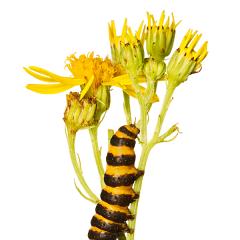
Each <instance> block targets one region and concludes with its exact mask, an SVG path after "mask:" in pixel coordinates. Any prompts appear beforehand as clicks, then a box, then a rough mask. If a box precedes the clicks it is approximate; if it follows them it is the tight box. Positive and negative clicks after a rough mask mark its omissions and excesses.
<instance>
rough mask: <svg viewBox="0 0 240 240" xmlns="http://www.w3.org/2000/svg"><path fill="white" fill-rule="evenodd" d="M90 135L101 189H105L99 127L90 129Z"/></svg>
mask: <svg viewBox="0 0 240 240" xmlns="http://www.w3.org/2000/svg"><path fill="white" fill-rule="evenodd" d="M89 134H90V137H91V142H92V148H93V153H94V158H95V161H96V165H97V169H98V174H99V177H100V183H101V187H102V188H103V187H104V185H105V184H104V169H103V164H102V159H101V151H100V149H99V146H98V126H96V127H93V128H89Z"/></svg>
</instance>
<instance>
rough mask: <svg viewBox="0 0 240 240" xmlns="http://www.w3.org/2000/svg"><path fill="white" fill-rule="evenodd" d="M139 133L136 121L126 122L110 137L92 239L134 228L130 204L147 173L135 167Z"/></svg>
mask: <svg viewBox="0 0 240 240" xmlns="http://www.w3.org/2000/svg"><path fill="white" fill-rule="evenodd" d="M138 134H139V129H138V128H137V127H136V126H135V125H134V124H130V125H124V126H122V127H120V128H119V129H118V131H117V132H116V133H115V134H114V135H113V136H112V138H111V140H110V145H109V150H108V153H107V157H106V160H107V167H106V172H105V174H104V182H105V184H106V186H105V187H104V188H103V189H102V192H101V200H100V201H99V202H98V204H97V206H96V209H95V211H96V214H95V215H94V216H93V218H92V220H91V228H90V230H89V232H88V238H89V239H90V240H116V238H118V237H119V235H120V234H121V233H123V232H130V229H129V228H128V226H127V223H126V221H127V220H129V219H133V216H132V215H131V212H130V210H129V209H128V205H129V204H130V203H132V202H133V201H134V200H136V199H137V198H138V197H139V196H138V194H137V193H135V192H134V190H133V189H132V185H133V183H134V181H135V180H136V179H137V178H138V177H140V176H142V175H143V171H141V170H138V169H136V168H135V167H134V163H135V158H136V156H135V152H134V146H135V139H136V138H137V135H138Z"/></svg>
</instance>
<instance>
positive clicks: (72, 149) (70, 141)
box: [67, 130, 99, 203]
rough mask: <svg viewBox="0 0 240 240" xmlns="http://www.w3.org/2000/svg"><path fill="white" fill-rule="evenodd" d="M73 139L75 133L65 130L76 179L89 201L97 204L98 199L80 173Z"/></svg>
mask: <svg viewBox="0 0 240 240" xmlns="http://www.w3.org/2000/svg"><path fill="white" fill-rule="evenodd" d="M75 139H76V133H72V132H71V131H69V130H67V140H68V147H69V153H70V158H71V161H72V165H73V168H74V171H75V173H76V175H77V178H78V180H79V182H80V184H81V185H82V187H83V188H84V190H85V191H86V193H87V194H88V195H89V197H90V198H91V201H92V202H94V203H97V202H98V201H99V199H98V197H97V196H96V195H95V194H94V193H93V191H92V190H91V189H90V187H89V186H88V184H87V182H86V180H85V179H84V177H83V173H82V171H81V167H80V166H79V163H78V160H77V157H76V153H75Z"/></svg>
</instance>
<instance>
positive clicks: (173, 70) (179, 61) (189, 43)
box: [167, 29, 208, 85]
mask: <svg viewBox="0 0 240 240" xmlns="http://www.w3.org/2000/svg"><path fill="white" fill-rule="evenodd" d="M201 36H202V35H201V34H197V31H195V32H193V31H192V30H191V29H190V30H188V32H187V33H186V35H185V36H184V38H183V40H182V42H181V44H180V47H179V48H178V49H177V50H176V51H175V52H174V54H173V56H172V57H171V59H170V61H169V63H168V66H167V74H168V79H169V82H174V83H175V84H176V85H179V84H180V83H182V82H184V81H186V80H187V78H188V76H189V75H190V74H192V73H194V72H196V71H198V70H199V69H201V62H202V61H203V60H204V58H205V57H206V56H207V54H208V51H207V45H208V42H207V41H206V42H205V43H203V45H202V46H201V47H200V48H199V49H198V50H197V51H196V50H195V49H194V48H195V46H196V45H197V43H198V42H199V39H200V38H201Z"/></svg>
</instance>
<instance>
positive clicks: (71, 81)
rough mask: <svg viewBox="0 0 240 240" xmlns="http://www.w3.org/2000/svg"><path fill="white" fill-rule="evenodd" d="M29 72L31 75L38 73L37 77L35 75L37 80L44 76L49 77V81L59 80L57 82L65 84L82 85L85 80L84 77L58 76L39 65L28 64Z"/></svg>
mask: <svg viewBox="0 0 240 240" xmlns="http://www.w3.org/2000/svg"><path fill="white" fill-rule="evenodd" d="M28 70H29V72H30V71H31V73H32V74H30V73H29V74H30V75H32V76H33V74H34V73H35V74H37V75H38V77H36V78H37V79H39V80H42V81H43V78H42V79H40V78H41V76H43V77H45V78H47V77H48V78H49V80H51V82H59V83H63V84H66V85H82V84H84V83H85V82H86V80H85V79H79V78H72V77H62V76H59V75H57V74H54V73H52V72H50V71H48V70H46V69H43V68H40V67H36V66H30V67H28Z"/></svg>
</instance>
